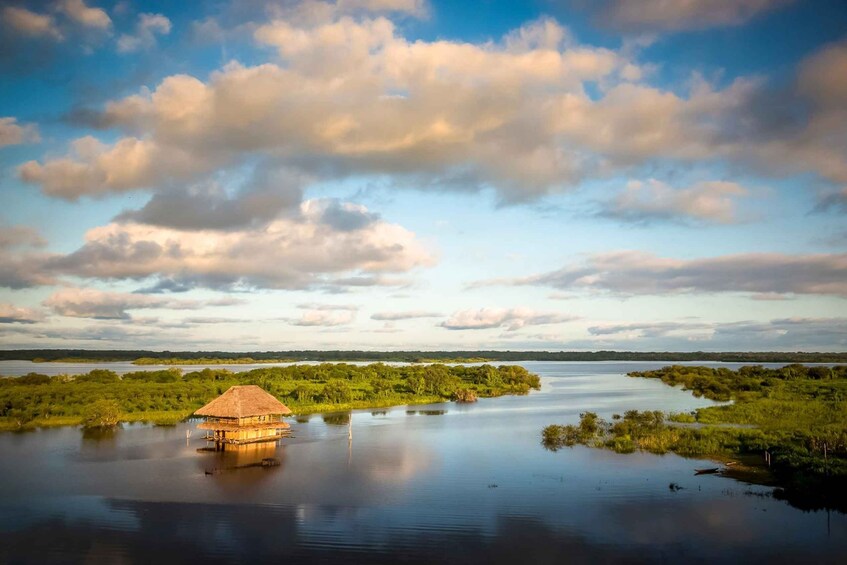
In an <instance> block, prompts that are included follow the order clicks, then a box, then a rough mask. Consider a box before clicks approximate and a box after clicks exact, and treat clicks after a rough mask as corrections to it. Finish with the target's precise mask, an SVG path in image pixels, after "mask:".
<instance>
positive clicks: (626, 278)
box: [482, 251, 847, 297]
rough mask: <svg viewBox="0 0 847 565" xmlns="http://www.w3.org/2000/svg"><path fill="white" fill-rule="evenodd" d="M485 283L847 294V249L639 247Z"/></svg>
mask: <svg viewBox="0 0 847 565" xmlns="http://www.w3.org/2000/svg"><path fill="white" fill-rule="evenodd" d="M482 284H518V285H539V286H550V287H553V288H557V289H585V290H597V291H607V292H612V293H618V294H624V295H629V294H631V295H663V294H676V293H717V292H746V293H755V294H818V295H832V296H840V297H847V254H815V255H786V254H781V253H748V254H739V255H727V256H723V257H713V258H704V259H689V260H686V259H671V258H664V257H658V256H656V255H653V254H651V253H645V252H639V251H620V252H614V253H604V254H598V255H593V256H591V257H589V258H588V259H587V260H586V261H584V262H583V263H582V264H577V265H570V266H566V267H563V268H561V269H558V270H556V271H551V272H548V273H542V274H539V275H534V276H530V277H524V278H520V279H510V280H499V281H498V280H495V281H488V282H484V283H482Z"/></svg>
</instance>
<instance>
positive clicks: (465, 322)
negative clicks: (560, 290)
mask: <svg viewBox="0 0 847 565" xmlns="http://www.w3.org/2000/svg"><path fill="white" fill-rule="evenodd" d="M576 319H578V318H577V317H576V316H569V315H565V314H558V313H552V312H537V311H534V310H530V309H527V308H482V309H480V310H460V311H458V312H454V313H453V315H452V316H450V318H449V319H448V320H446V321H445V322H442V323H441V324H440V326H441V327H443V328H447V329H448V330H486V329H492V328H502V327H505V328H506V329H507V330H508V331H516V330H519V329H521V328H523V327H525V326H539V325H545V324H560V323H563V322H571V321H574V320H576Z"/></svg>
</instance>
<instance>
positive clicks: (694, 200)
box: [600, 179, 747, 224]
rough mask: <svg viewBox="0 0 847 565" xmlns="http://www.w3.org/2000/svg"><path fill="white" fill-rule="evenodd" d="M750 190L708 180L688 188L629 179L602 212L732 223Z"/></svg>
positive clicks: (636, 218)
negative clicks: (738, 205)
mask: <svg viewBox="0 0 847 565" xmlns="http://www.w3.org/2000/svg"><path fill="white" fill-rule="evenodd" d="M746 195H747V190H746V189H744V188H743V187H742V186H741V185H739V184H737V183H734V182H726V181H705V182H698V183H696V184H694V185H692V186H690V187H687V188H673V187H672V186H670V185H668V184H666V183H664V182H662V181H659V180H656V179H650V180H648V181H646V182H641V181H630V182H628V183H627V185H626V188H625V189H624V190H623V191H622V192H620V193H618V195H617V196H615V198H613V199H612V200H610V201H608V202H606V203H605V204H604V206H603V210H602V211H601V212H600V214H601V215H603V216H607V217H610V218H615V219H619V220H623V221H627V222H634V223H644V224H647V223H651V222H660V221H674V222H695V223H718V224H729V223H733V222H735V221H737V213H736V199H737V198H738V197H742V196H746Z"/></svg>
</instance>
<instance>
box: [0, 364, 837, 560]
mask: <svg viewBox="0 0 847 565" xmlns="http://www.w3.org/2000/svg"><path fill="white" fill-rule="evenodd" d="M526 365H527V366H528V368H530V370H533V371H536V372H539V373H540V374H541V375H542V379H543V385H542V391H541V392H540V393H533V394H531V395H529V396H526V397H501V398H496V399H485V400H482V401H480V402H478V403H476V404H474V405H462V406H457V405H454V404H450V405H431V406H425V407H417V408H416V409H415V410H410V411H409V412H410V413H409V414H407V413H406V408H405V407H398V408H395V409H388V410H375V411H373V412H370V411H363V412H355V413H353V414H352V416H351V414H350V413H347V412H345V413H341V414H327V415H325V416H323V417H321V416H317V417H312V418H311V419H309V418H302V419H300V420H301V421H299V422H298V424H297V425H296V426H295V427H294V430H295V432H296V434H295V437H292V438H288V439H285V440H283V442H282V444H281V445H276V444H274V443H268V444H249V445H245V446H230V445H227V446H224V448H223V449H222V450H216V449H215V448H214V447H213V445H214V444H211V445H207V444H206V442H204V441H203V439H202V437H198V436H197V435H196V434H195V436H193V437H188V438H187V437H186V431H188V430H190V429H193V427H194V423H192V422H186V423H181V424H179V425H177V426H176V427H173V428H158V427H152V426H143V425H138V424H131V425H125V426H124V428H123V429H121V430H117V431H116V432H115V433H114V434H111V435H110V434H103V435H96V434H94V435H92V434H82V439H81V437H80V436H81V432H80V430H79V429H78V428H59V429H50V430H38V431H35V432H32V433H28V434H0V453H2V454H3V455H2V456H0V477H2V480H0V563H8V562H11V563H18V562H22V563H51V562H62V563H65V562H81V561H91V562H104V561H105V562H128V563H132V562H151V561H161V562H167V563H169V562H173V561H177V562H180V561H181V562H197V561H201V560H202V561H203V562H208V563H221V562H230V561H242V562H243V561H258V562H273V561H280V560H282V559H290V558H300V560H301V561H302V562H305V563H313V562H332V563H343V562H365V563H388V562H392V563H393V562H397V561H403V562H410V563H431V562H445V563H466V562H480V561H488V562H492V563H505V562H509V563H514V562H516V561H517V562H519V563H561V562H563V561H567V562H608V561H615V562H618V561H621V562H656V561H664V562H675V561H686V562H688V561H700V562H720V563H723V562H726V561H730V562H738V561H742V560H744V561H767V562H769V563H781V562H787V561H795V562H798V561H802V562H828V561H829V562H837V560H838V559H840V558H841V557H842V556H843V555H844V552H845V551H847V516H845V515H836V514H833V515H832V516H831V523H829V524H828V523H827V516H826V515H825V514H824V513H814V512H811V513H804V512H800V511H798V510H796V509H794V508H791V507H790V506H788V505H787V504H785V503H784V502H782V501H779V500H776V499H775V498H774V497H771V496H765V495H767V494H769V493H770V489H766V488H762V487H749V486H746V485H741V484H740V483H736V482H734V481H731V480H729V479H724V478H720V477H715V476H708V475H707V476H694V474H693V469H694V468H697V467H702V466H706V465H704V464H703V462H698V461H694V460H686V459H682V458H680V457H677V456H675V455H668V456H664V457H659V456H654V455H649V454H637V453H636V454H631V455H618V454H615V453H612V452H607V451H601V450H591V449H586V448H579V447H578V448H573V449H568V450H562V451H560V452H558V453H550V452H547V451H546V450H544V448H543V447H542V446H541V445H540V437H539V434H540V430H541V428H542V427H543V426H544V425H546V424H549V423H552V422H561V423H573V422H576V421H577V420H578V418H579V413H580V412H584V411H586V410H591V411H596V412H598V413H599V414H600V415H601V416H604V417H609V416H610V415H611V413H615V412H617V413H621V412H625V411H626V410H628V409H635V408H640V409H663V410H668V411H686V410H690V409H692V408H695V407H697V406H703V405H707V404H709V401H707V400H703V399H696V398H693V397H692V396H691V395H690V394H688V393H686V392H683V391H679V390H674V389H671V388H669V387H666V386H664V385H662V384H661V383H656V382H651V381H649V380H639V379H628V378H626V377H625V376H624V375H623V373H625V372H626V371H628V370H646V369H650V368H654V367H655V366H658V365H660V364H652V365H651V364H647V363H643V364H634V365H632V366H629V365H626V364H592V365H580V364H561V363H534V364H530V363H527V364H526ZM446 406H449V412H450V413H449V415H446V416H445V417H441V418H423V417H420V416H421V415H430V414H432V415H445V414H446V413H447V409H446ZM351 436H352V439H351ZM207 447H209V448H211V449H210V450H206V448H207ZM198 450H199V451H198ZM268 458H274V459H278V460H279V461H280V462H281V466H279V467H262V466H261V461H262V460H264V459H268ZM210 469H211V470H214V469H221V470H222V471H221V472H219V473H214V472H213V473H212V474H211V475H207V474H206V472H207V471H208V470H210ZM671 482H674V483H678V484H679V485H680V486H681V487H683V489H682V490H679V491H675V492H674V491H670V490H669V489H668V484H669V483H671ZM491 485H497V488H490V487H491ZM733 490H734V494H732V493H731V492H730V491H733ZM748 490H749V491H751V492H753V493H754V494H762V496H742V495H740V494H739V493H744V492H746V491H748Z"/></svg>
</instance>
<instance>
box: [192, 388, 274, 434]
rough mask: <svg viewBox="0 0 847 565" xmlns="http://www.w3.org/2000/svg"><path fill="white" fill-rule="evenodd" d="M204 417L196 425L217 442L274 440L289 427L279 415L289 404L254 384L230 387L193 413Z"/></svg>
mask: <svg viewBox="0 0 847 565" xmlns="http://www.w3.org/2000/svg"><path fill="white" fill-rule="evenodd" d="M194 414H195V415H196V416H204V417H205V418H206V420H205V421H204V422H203V423H202V424H200V425H199V426H197V427H198V428H199V429H201V430H206V439H207V440H209V441H214V442H216V443H219V444H235V445H242V444H247V443H257V442H263V441H276V440H278V439H280V438H282V437H285V436H286V435H287V433H288V428H289V427H290V426H289V425H288V424H287V423H286V422H283V421H282V419H281V417H282V416H284V415H287V414H291V410H289V409H288V407H287V406H286V405H285V404H283V403H282V402H280V401H279V400H277V399H276V398H274V397H273V396H272V395H270V394H268V393H267V392H265V391H264V390H262V389H261V388H260V387H258V386H256V385H242V386H233V387H230V388H229V390H227V391H226V392H225V393H223V394H222V395H220V396H219V397H217V398H216V399H214V400H213V401H211V402H210V403H208V404H207V405H205V406H204V407H202V408H200V409H199V410H197V411H196V412H195V413H194Z"/></svg>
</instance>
